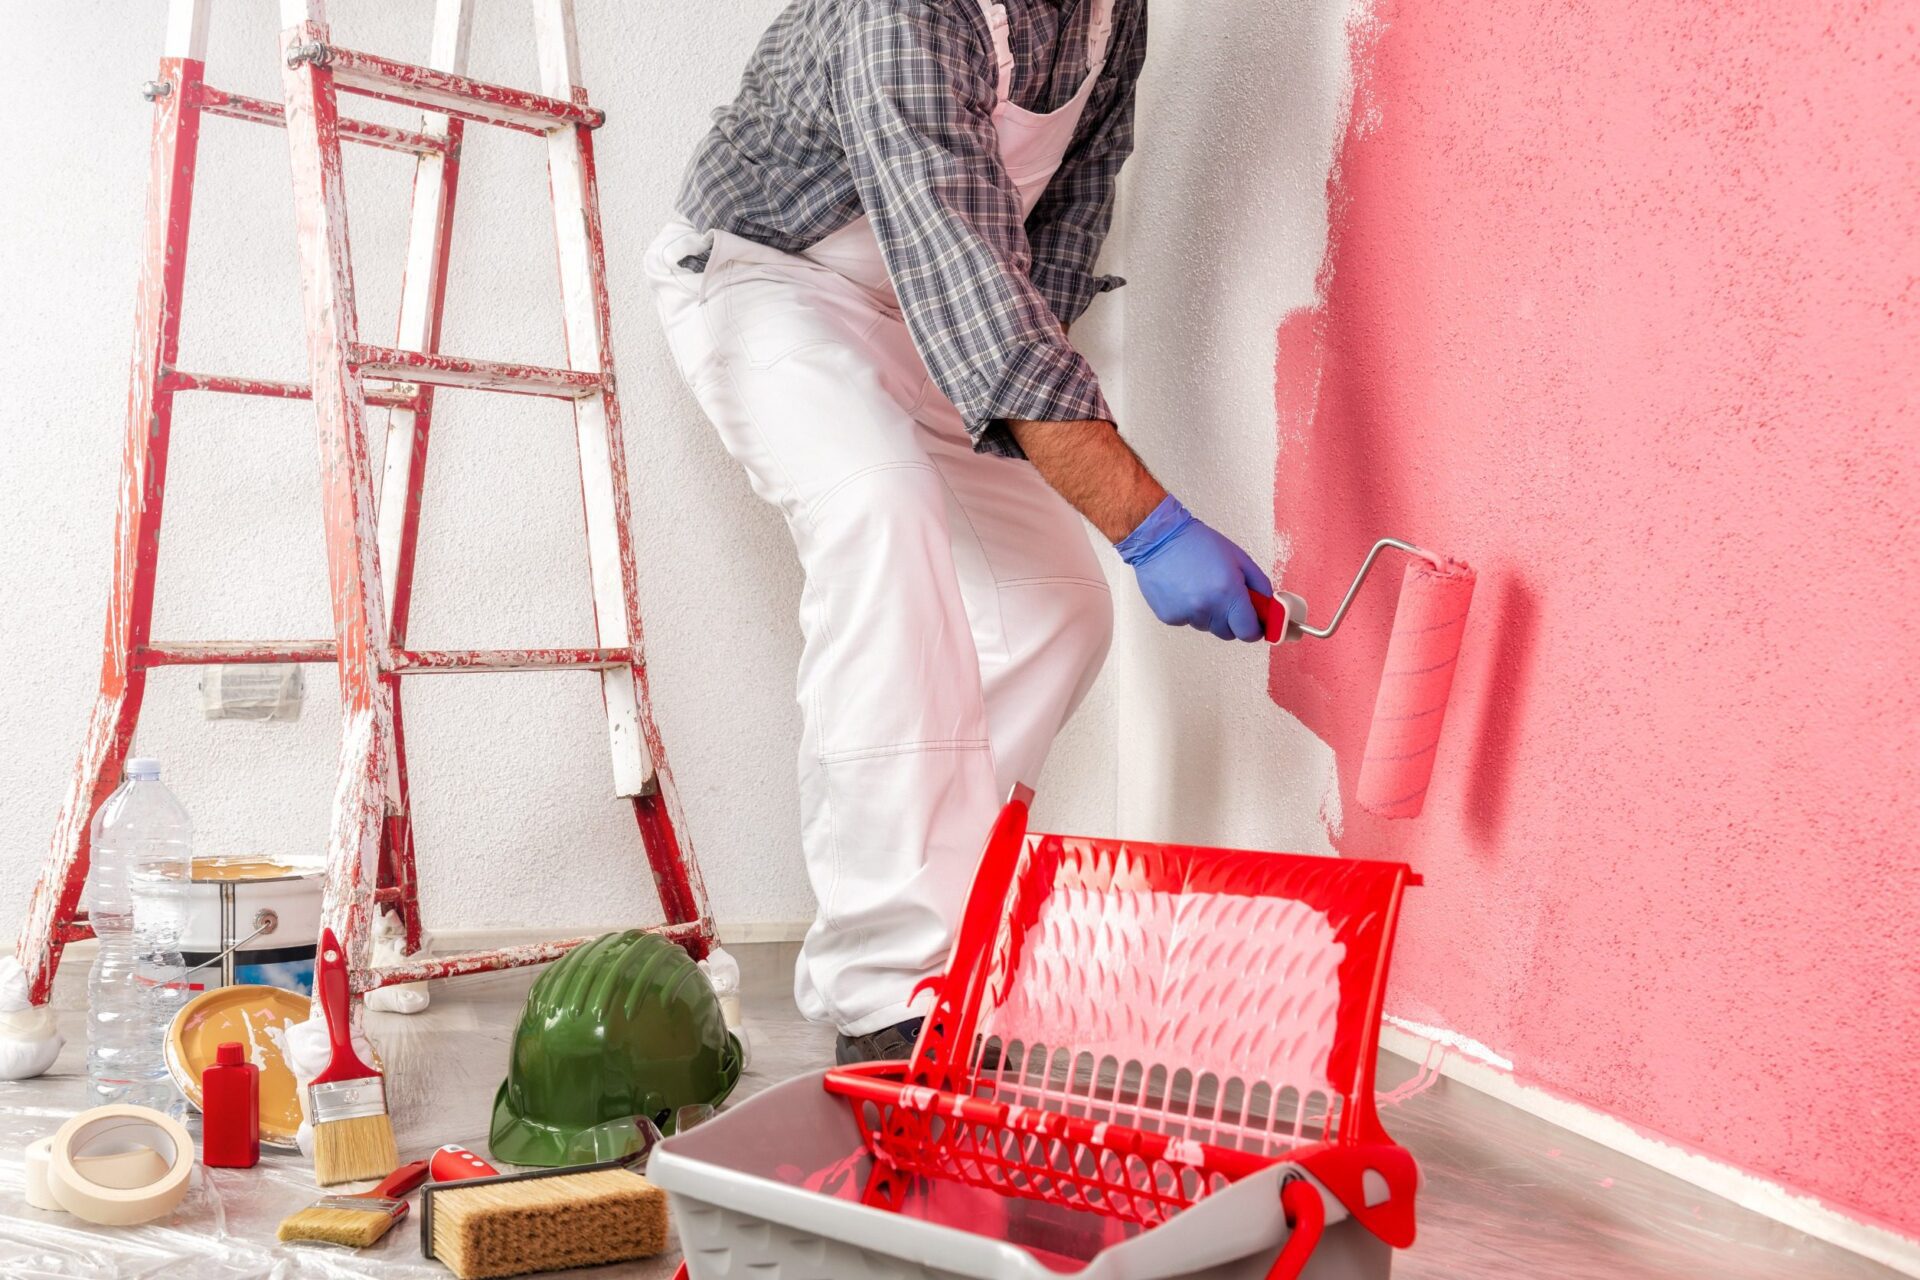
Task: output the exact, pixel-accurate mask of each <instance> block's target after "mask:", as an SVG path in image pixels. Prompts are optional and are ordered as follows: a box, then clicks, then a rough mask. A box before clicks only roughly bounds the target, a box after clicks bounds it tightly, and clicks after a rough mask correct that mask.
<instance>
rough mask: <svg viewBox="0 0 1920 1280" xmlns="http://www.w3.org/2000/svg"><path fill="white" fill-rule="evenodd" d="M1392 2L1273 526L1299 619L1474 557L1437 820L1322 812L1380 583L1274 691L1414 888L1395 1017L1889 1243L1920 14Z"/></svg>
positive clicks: (1288, 396)
mask: <svg viewBox="0 0 1920 1280" xmlns="http://www.w3.org/2000/svg"><path fill="white" fill-rule="evenodd" d="M1379 9H1380V12H1379V13H1378V14H1377V16H1378V17H1379V18H1381V19H1383V20H1384V22H1385V24H1386V25H1385V28H1384V33H1383V34H1381V35H1380V36H1379V38H1378V39H1377V40H1375V41H1372V42H1370V43H1369V44H1368V46H1367V47H1368V49H1369V65H1366V66H1363V67H1360V68H1358V69H1357V70H1358V72H1359V75H1360V77H1361V80H1362V82H1363V93H1364V94H1365V101H1366V104H1367V106H1368V108H1369V110H1368V111H1366V112H1365V113H1364V114H1362V113H1356V115H1357V116H1358V117H1359V118H1363V119H1365V120H1366V121H1368V123H1367V125H1366V127H1365V128H1364V129H1361V130H1357V131H1355V132H1354V133H1353V134H1352V135H1351V136H1349V138H1348V139H1347V141H1346V142H1345V144H1344V146H1343V148H1342V151H1341V155H1340V163H1339V177H1338V180H1337V183H1338V189H1337V192H1336V195H1337V199H1336V200H1335V201H1334V202H1333V207H1334V208H1335V210H1336V215H1335V223H1334V226H1333V228H1332V232H1333V241H1334V248H1333V249H1332V251H1331V257H1330V261H1329V271H1328V274H1327V276H1326V303H1325V306H1324V308H1323V309H1320V310H1318V311H1315V312H1309V313H1301V314H1298V315H1295V316H1293V317H1291V318H1290V319H1289V320H1288V322H1287V323H1286V324H1285V325H1284V326H1283V327H1282V329H1281V332H1280V347H1279V360H1278V367H1277V375H1278V377H1277V408H1278V417H1279V461H1278V470H1277V477H1276V486H1275V523H1276V529H1277V531H1278V532H1279V533H1280V534H1281V535H1282V536H1283V538H1284V539H1285V540H1286V545H1287V546H1288V547H1289V548H1290V551H1291V558H1290V559H1289V560H1288V563H1287V572H1286V583H1285V585H1286V586H1287V587H1289V588H1290V589H1292V590H1296V591H1300V592H1301V593H1303V594H1304V595H1306V597H1307V599H1308V600H1309V601H1310V602H1312V604H1313V606H1314V619H1315V621H1320V620H1322V619H1324V617H1325V614H1326V611H1327V610H1329V609H1331V608H1332V606H1333V604H1334V603H1336V602H1337V601H1338V599H1339V593H1340V591H1341V590H1342V589H1343V587H1344V584H1345V581H1346V579H1347V577H1348V576H1349V575H1350V574H1351V573H1352V572H1353V569H1354V567H1355V565H1356V564H1358V562H1359V559H1360V557H1361V556H1362V555H1363V554H1364V553H1365V551H1366V548H1367V547H1368V545H1370V544H1371V542H1372V541H1373V539H1374V538H1375V537H1376V536H1378V535H1380V534H1383V533H1391V534H1396V535H1399V536H1401V537H1404V538H1408V539H1410V540H1413V541H1415V542H1419V543H1421V544H1423V545H1426V546H1429V547H1431V548H1432V549H1433V550H1435V551H1439V552H1442V553H1445V554H1450V555H1455V556H1458V557H1460V558H1462V559H1464V560H1467V561H1469V562H1470V563H1472V564H1473V566H1474V567H1475V569H1476V570H1477V571H1478V573H1479V589H1478V593H1477V595H1476V597H1475V600H1474V606H1473V614H1472V617H1471V619H1470V621H1469V623H1468V625H1467V629H1466V636H1465V647H1464V649H1463V651H1462V654H1461V661H1460V667H1459V671H1458V677H1457V679H1456V681H1455V683H1454V687H1453V692H1452V704H1451V711H1450V713H1449V715H1448V717H1447V725H1446V730H1445V733H1444V735H1443V737H1442V740H1441V742H1440V744H1439V753H1438V766H1437V769H1436V771H1435V773H1434V776H1433V780H1432V790H1431V792H1430V794H1429V796H1428V800H1427V804H1426V812H1425V813H1424V815H1423V816H1422V817H1420V818H1418V819H1416V820H1413V821H1411V822H1399V823H1388V822H1385V821H1383V820H1381V819H1379V818H1377V817H1374V816H1373V815H1370V814H1367V813H1365V812H1362V811H1361V809H1360V808H1359V806H1358V805H1356V804H1355V803H1353V787H1354V784H1355V780H1356V777H1357V774H1358V766H1359V760H1360V755H1359V753H1360V749H1361V742H1362V741H1363V739H1364V736H1365V732H1366V725H1367V721H1368V717H1369V714H1370V711H1371V709H1372V704H1373V689H1374V687H1375V683H1376V681H1377V679H1378V674H1379V671H1380V666H1381V661H1382V657H1383V651H1384V647H1385V641H1386V628H1387V624H1388V621H1389V619H1390V617H1391V614H1392V610H1393V595H1394V592H1393V585H1392V584H1393V582H1394V580H1395V576H1394V575H1392V574H1387V575H1384V576H1382V577H1381V578H1380V579H1379V580H1378V581H1376V582H1375V583H1373V584H1370V586H1369V588H1368V593H1367V596H1366V597H1365V598H1364V599H1363V600H1362V602H1361V603H1360V604H1359V606H1357V612H1356V616H1355V617H1354V618H1353V620H1352V621H1351V622H1350V623H1349V624H1348V627H1347V628H1343V629H1342V631H1341V633H1340V634H1339V636H1338V637H1336V639H1334V640H1333V641H1329V642H1308V643H1306V644H1303V645H1288V646H1285V647H1283V648H1280V649H1278V650H1276V651H1275V652H1274V654H1273V690H1274V695H1275V697H1276V699H1277V700H1278V701H1280V702H1281V704H1282V705H1284V706H1286V707H1288V708H1289V709H1292V710H1294V711H1296V713H1298V714H1300V715H1301V716H1302V718H1303V719H1304V720H1305V721H1306V722H1307V723H1308V724H1309V725H1310V726H1311V727H1313V728H1314V729H1315V731H1316V732H1319V733H1321V734H1322V735H1323V736H1325V737H1326V738H1327V740H1328V741H1329V742H1330V743H1331V745H1332V746H1333V747H1334V749H1335V751H1336V753H1337V756H1338V758H1339V761H1340V766H1341V774H1342V786H1343V789H1344V795H1343V798H1344V801H1345V803H1344V805H1343V808H1344V817H1343V822H1344V827H1343V830H1342V832H1341V834H1340V838H1339V843H1340V845H1341V847H1342V848H1343V850H1345V851H1346V852H1348V853H1351V854H1355V855H1359V856H1367V857H1406V858H1408V859H1410V860H1411V861H1412V862H1413V863H1414V864H1415V866H1416V868H1417V869H1418V870H1420V871H1421V872H1422V873H1423V874H1424V875H1425V877H1426V888H1424V889H1422V890H1421V891H1420V892H1419V893H1417V894H1415V895H1413V896H1412V897H1411V898H1410V899H1409V900H1408V905H1407V911H1406V916H1405V924H1404V926H1403V933H1402V945H1401V953H1400V956H1399V958H1398V959H1397V960H1396V963H1395V967H1394V973H1395V980H1394V985H1393V989H1392V996H1391V999H1390V1001H1389V1007H1390V1008H1391V1009H1392V1010H1393V1011H1394V1012H1396V1013H1399V1014H1401V1015H1403V1016H1405V1017H1407V1018H1410V1019H1412V1020H1414V1021H1417V1022H1420V1023H1426V1024H1434V1025H1440V1026H1445V1027H1449V1028H1453V1029H1457V1030H1459V1031H1460V1032H1462V1033H1463V1034H1466V1035H1469V1036H1471V1037H1473V1038H1474V1039H1476V1040H1480V1041H1483V1042H1485V1043H1487V1044H1489V1045H1491V1046H1492V1047H1493V1048H1494V1049H1496V1050H1497V1051H1499V1052H1500V1053H1502V1054H1504V1055H1507V1056H1510V1057H1511V1058H1512V1059H1513V1060H1514V1062H1515V1064H1516V1070H1517V1071H1518V1072H1519V1073H1520V1074H1522V1075H1523V1076H1525V1077H1528V1078H1530V1079H1532V1080H1533V1081H1535V1082H1538V1083H1541V1084H1544V1085H1546V1086H1548V1087H1550V1088H1552V1089H1554V1090H1556V1091H1558V1092H1560V1093H1562V1094H1564V1095H1567V1096H1569V1097H1572V1098H1574V1099H1577V1100H1579V1101H1581V1102H1584V1103H1587V1104H1590V1105H1593V1106H1596V1107H1600V1108H1603V1109H1605V1110H1607V1111H1610V1112H1613V1113H1615V1114H1617V1115H1619V1116H1621V1117H1623V1118H1625V1119H1627V1120H1628V1121H1630V1122H1632V1123H1634V1124H1637V1125H1640V1126H1643V1127H1645V1128H1647V1129H1650V1130H1653V1131H1656V1132H1658V1133H1660V1134H1663V1135H1666V1136H1668V1137H1670V1138H1672V1139H1674V1140H1677V1141H1679V1142H1681V1143H1684V1144H1686V1145H1689V1146H1691V1147H1694V1148H1697V1149H1699V1150H1701V1151H1704V1152H1706V1153H1708V1154H1710V1155H1713V1156H1715V1157H1718V1158H1720V1159H1723V1160H1727V1161H1731V1162H1733V1163H1735V1164H1738V1165H1741V1166H1744V1167H1746V1168H1749V1169H1752V1170H1754V1171H1755V1172H1757V1173H1760V1174H1762V1175H1763V1176H1766V1177H1769V1178H1773V1179H1777V1180H1779V1181H1782V1182H1785V1183H1787V1184H1789V1185H1792V1186H1795V1187H1798V1188H1802V1189H1804V1190H1806V1191H1808V1192H1811V1193H1813V1194H1816V1195H1818V1196H1820V1197H1822V1198H1824V1199H1826V1200H1828V1201H1830V1202H1832V1203H1834V1204H1837V1205H1839V1206H1842V1207H1844V1208H1846V1209H1848V1210H1849V1211H1852V1212H1854V1213H1856V1214H1859V1215H1861V1216H1863V1217H1868V1218H1875V1219H1878V1220H1880V1221H1882V1222H1885V1223H1887V1224H1890V1225H1891V1226H1893V1227H1894V1228H1895V1229H1897V1230H1901V1231H1903V1232H1905V1233H1906V1234H1909V1235H1916V1236H1920V1194H1916V1193H1917V1192H1920V1159H1916V1158H1915V1152H1916V1151H1920V959H1917V958H1916V949H1915V948H1916V945H1917V944H1916V941H1915V939H1916V937H1920V589H1916V588H1915V586H1914V582H1913V575H1912V571H1911V568H1910V566H1911V564H1912V562H1913V558H1914V556H1913V549H1912V545H1911V542H1910V539H1911V538H1912V536H1913V533H1914V531H1915V519H1916V516H1915V513H1916V512H1920V407H1917V404H1920V361H1917V359H1916V354H1915V353H1916V352H1920V296H1916V292H1917V291H1920V234H1917V233H1916V228H1920V129H1915V128H1914V115H1913V110H1914V105H1915V103H1916V101H1920V35H1916V30H1915V25H1914V22H1913V18H1912V13H1911V10H1910V9H1909V8H1907V7H1904V6H1897V5H1885V6H1876V5H1851V4H1849V5H1842V4H1837V3H1820V4H1808V5H1758V6H1753V5H1731V4H1717V3H1716V4H1681V3H1674V2H1672V0H1667V2H1666V3H1658V2H1655V0H1622V2H1621V3H1618V4H1609V5H1577V6H1564V5H1539V4H1533V3H1527V2H1525V0H1463V2H1462V3H1456V4H1449V5H1407V6H1397V5H1389V4H1387V3H1385V0H1383V2H1382V3H1381V5H1380V6H1379ZM1276 785H1283V783H1282V781H1281V780H1276Z"/></svg>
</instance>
